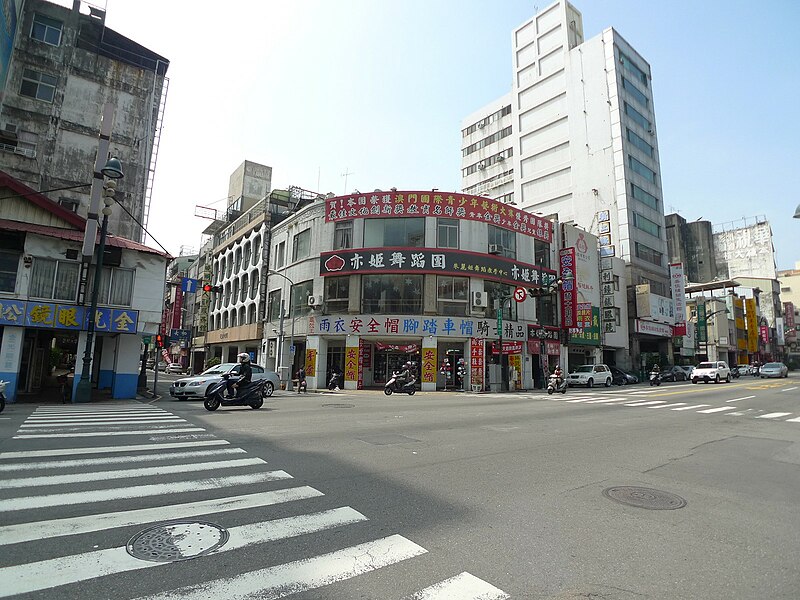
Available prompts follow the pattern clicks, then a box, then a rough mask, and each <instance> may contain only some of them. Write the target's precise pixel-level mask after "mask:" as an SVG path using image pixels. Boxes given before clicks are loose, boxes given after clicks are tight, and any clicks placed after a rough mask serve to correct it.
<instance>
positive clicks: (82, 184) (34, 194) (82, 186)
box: [0, 183, 92, 200]
mask: <svg viewBox="0 0 800 600" xmlns="http://www.w3.org/2000/svg"><path fill="white" fill-rule="evenodd" d="M91 185H92V184H91V183H81V184H80V185H70V186H67V187H60V188H53V189H52V190H41V191H38V192H37V191H35V190H34V191H31V192H28V193H27V194H14V195H13V196H3V197H2V198H0V200H10V199H11V198H25V197H26V196H36V195H37V194H49V193H50V192H63V191H64V190H77V189H78V188H85V187H91Z"/></svg>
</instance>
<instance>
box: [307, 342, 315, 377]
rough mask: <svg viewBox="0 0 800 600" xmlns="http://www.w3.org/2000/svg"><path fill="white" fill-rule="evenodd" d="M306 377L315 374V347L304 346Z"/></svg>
mask: <svg viewBox="0 0 800 600" xmlns="http://www.w3.org/2000/svg"><path fill="white" fill-rule="evenodd" d="M305 370H306V377H316V375H317V351H316V349H315V348H306V365H305Z"/></svg>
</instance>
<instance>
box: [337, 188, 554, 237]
mask: <svg viewBox="0 0 800 600" xmlns="http://www.w3.org/2000/svg"><path fill="white" fill-rule="evenodd" d="M391 217H448V218H454V219H466V220H468V221H480V222H482V223H491V224H492V225H496V226H497V227H502V228H503V229H509V230H511V231H517V232H519V233H523V234H525V235H529V236H531V237H533V238H536V239H537V240H542V241H543V242H548V243H549V242H551V241H552V240H553V222H552V221H548V220H547V219H544V218H542V217H538V216H536V215H533V214H531V213H529V212H526V211H524V210H519V209H517V208H514V207H513V206H509V205H508V204H505V203H503V202H498V201H496V200H492V199H491V198H485V197H483V196H472V195H470V194H459V193H453V194H448V193H441V194H437V193H433V192H374V193H371V194H354V195H351V196H339V197H336V198H328V199H326V200H325V220H326V221H329V222H330V221H344V220H348V219H369V218H384V219H388V218H391Z"/></svg>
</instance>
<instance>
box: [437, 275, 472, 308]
mask: <svg viewBox="0 0 800 600" xmlns="http://www.w3.org/2000/svg"><path fill="white" fill-rule="evenodd" d="M468 291H469V278H468V277H450V276H448V275H439V276H437V277H436V310H437V312H438V313H439V314H440V315H448V316H455V317H463V316H466V314H467V295H468Z"/></svg>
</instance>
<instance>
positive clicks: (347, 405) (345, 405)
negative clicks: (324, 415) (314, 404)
mask: <svg viewBox="0 0 800 600" xmlns="http://www.w3.org/2000/svg"><path fill="white" fill-rule="evenodd" d="M322 406H326V407H328V408H353V407H354V406H355V404H323V405H322Z"/></svg>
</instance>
